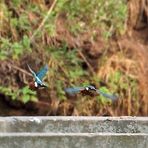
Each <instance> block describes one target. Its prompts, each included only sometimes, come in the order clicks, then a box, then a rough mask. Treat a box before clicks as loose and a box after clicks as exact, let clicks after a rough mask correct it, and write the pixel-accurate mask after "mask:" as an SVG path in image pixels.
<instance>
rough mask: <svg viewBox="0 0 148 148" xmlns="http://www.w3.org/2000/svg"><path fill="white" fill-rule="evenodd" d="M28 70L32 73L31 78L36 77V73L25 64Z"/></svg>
mask: <svg viewBox="0 0 148 148" xmlns="http://www.w3.org/2000/svg"><path fill="white" fill-rule="evenodd" d="M27 66H28V69H29V70H30V72H31V73H32V75H33V77H34V78H35V77H36V73H35V72H34V71H33V70H32V69H31V68H30V66H29V65H28V64H27Z"/></svg>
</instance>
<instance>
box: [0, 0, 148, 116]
mask: <svg viewBox="0 0 148 148" xmlns="http://www.w3.org/2000/svg"><path fill="white" fill-rule="evenodd" d="M147 7H148V6H147V0H137V1H135V0H130V1H126V0H120V1H119V0H108V1H104V0H93V1H92V0H11V1H9V0H1V1H0V107H1V110H0V115H4V116H5V115H97V116H121V115H132V116H147V115H148V78H147V75H148V62H147V58H148V52H147V50H148V46H147V45H148V43H147V39H148V27H147V26H148V21H147V18H148V12H147V10H148V9H147ZM46 63H47V64H48V66H49V72H48V74H47V76H46V78H45V81H46V83H47V84H48V86H49V88H48V89H42V90H38V91H37V92H35V91H31V90H30V89H29V87H28V85H27V84H28V82H29V81H31V80H32V77H31V76H30V73H29V71H28V68H27V64H29V65H30V66H31V67H32V68H33V69H34V70H35V71H38V70H39V69H40V67H42V66H43V65H45V64H46ZM88 84H94V85H96V87H97V88H99V89H101V90H103V91H104V92H110V93H115V94H117V95H118V96H119V99H118V100H117V101H116V102H114V103H111V102H110V101H108V100H107V99H106V98H104V97H102V96H97V97H89V96H87V97H86V96H81V95H77V96H75V97H74V98H72V97H67V96H66V95H65V92H64V88H66V87H70V86H86V85H88Z"/></svg>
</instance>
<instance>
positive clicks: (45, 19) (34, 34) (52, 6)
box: [30, 0, 57, 42]
mask: <svg viewBox="0 0 148 148" xmlns="http://www.w3.org/2000/svg"><path fill="white" fill-rule="evenodd" d="M56 2H57V0H54V2H53V4H52V5H51V7H50V9H49V10H48V12H47V15H46V17H45V18H44V19H43V20H42V22H41V24H40V25H39V27H38V28H37V30H36V31H35V32H34V33H33V35H32V36H31V38H30V42H32V41H33V40H34V37H35V36H36V34H37V33H38V32H39V31H40V30H41V28H42V27H43V25H44V24H45V22H46V21H47V19H48V17H49V15H50V13H51V12H52V10H53V8H54V6H55V4H56Z"/></svg>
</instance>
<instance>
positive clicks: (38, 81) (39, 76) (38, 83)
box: [27, 64, 48, 87]
mask: <svg viewBox="0 0 148 148" xmlns="http://www.w3.org/2000/svg"><path fill="white" fill-rule="evenodd" d="M27 66H28V68H29V70H30V72H31V73H32V76H33V77H34V79H35V82H34V85H35V87H47V86H46V85H45V84H44V83H43V81H42V79H43V77H44V76H45V74H46V73H47V71H48V66H47V65H45V66H44V67H43V68H42V69H41V70H40V71H39V72H37V73H35V72H34V71H33V70H32V69H31V68H30V66H29V65H28V64H27Z"/></svg>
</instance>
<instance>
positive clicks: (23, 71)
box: [9, 64, 32, 76]
mask: <svg viewBox="0 0 148 148" xmlns="http://www.w3.org/2000/svg"><path fill="white" fill-rule="evenodd" d="M9 65H10V66H11V67H13V68H14V69H17V70H19V71H20V72H22V73H24V74H26V75H29V76H32V74H30V73H29V72H27V71H26V70H24V69H22V68H20V67H18V66H16V65H12V64H9Z"/></svg>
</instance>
